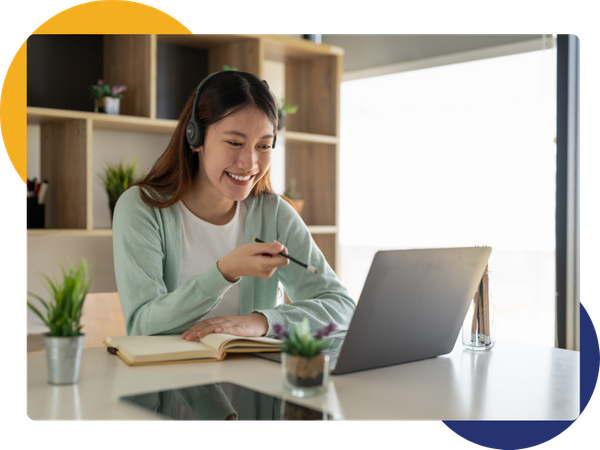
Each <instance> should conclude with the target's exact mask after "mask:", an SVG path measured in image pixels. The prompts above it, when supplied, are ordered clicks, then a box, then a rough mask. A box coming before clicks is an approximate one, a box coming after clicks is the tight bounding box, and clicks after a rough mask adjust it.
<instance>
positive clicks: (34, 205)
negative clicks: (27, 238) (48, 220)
mask: <svg viewBox="0 0 600 450" xmlns="http://www.w3.org/2000/svg"><path fill="white" fill-rule="evenodd" d="M45 214H46V205H40V204H39V203H38V198H37V197H28V198H27V228H44V216H45Z"/></svg>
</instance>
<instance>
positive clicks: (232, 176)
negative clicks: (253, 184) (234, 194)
mask: <svg viewBox="0 0 600 450" xmlns="http://www.w3.org/2000/svg"><path fill="white" fill-rule="evenodd" d="M227 175H229V176H230V177H231V178H233V179H235V180H238V181H248V180H249V179H250V178H252V175H248V176H247V177H240V176H237V175H234V174H232V173H229V172H227Z"/></svg>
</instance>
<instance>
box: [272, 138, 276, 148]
mask: <svg viewBox="0 0 600 450" xmlns="http://www.w3.org/2000/svg"><path fill="white" fill-rule="evenodd" d="M275 144H277V135H275V136H274V137H273V145H272V148H273V150H275Z"/></svg>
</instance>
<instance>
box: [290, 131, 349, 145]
mask: <svg viewBox="0 0 600 450" xmlns="http://www.w3.org/2000/svg"><path fill="white" fill-rule="evenodd" d="M279 134H280V135H281V136H282V137H284V138H285V139H286V140H288V141H301V142H317V143H319V144H339V142H340V138H339V137H337V136H327V135H325V134H313V133H300V132H298V131H283V132H281V133H279Z"/></svg>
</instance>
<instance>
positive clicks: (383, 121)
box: [340, 49, 556, 346]
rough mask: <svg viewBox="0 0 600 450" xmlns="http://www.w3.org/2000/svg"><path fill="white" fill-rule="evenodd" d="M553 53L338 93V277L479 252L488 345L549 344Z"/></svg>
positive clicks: (370, 82) (350, 279)
mask: <svg viewBox="0 0 600 450" xmlns="http://www.w3.org/2000/svg"><path fill="white" fill-rule="evenodd" d="M555 136H556V50H555V49H549V50H540V51H534V52H528V53H522V54H516V55H511V56H504V57H497V58H490V59H485V60H479V61H473V62H466V63H460V64H452V65H448V66H442V67H435V68H429V69H424V70H417V71H411V72H403V73H397V74H392V75H385V76H380V77H372V78H366V79H360V80H354V81H347V82H344V83H342V88H341V155H340V192H341V194H340V244H341V256H342V261H341V272H340V278H341V280H342V282H343V283H344V284H345V285H346V286H347V287H348V289H349V291H350V294H351V295H352V296H353V297H354V298H356V299H358V298H359V296H360V290H361V289H362V286H363V283H364V281H365V279H366V276H367V273H368V269H369V267H370V264H371V261H372V258H373V256H374V254H375V252H376V251H377V250H380V249H394V248H395V249H397V248H419V247H420V248H428V247H455V246H475V245H489V246H491V247H492V248H493V251H492V256H491V258H490V262H489V267H490V291H491V295H492V297H493V300H494V303H495V311H496V331H497V338H499V339H507V340H513V341H519V342H529V343H537V344H543V345H548V346H554V334H555V204H556V200H555V195H556V192H555V190H556V149H555V145H556V144H555V141H554V139H555Z"/></svg>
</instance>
